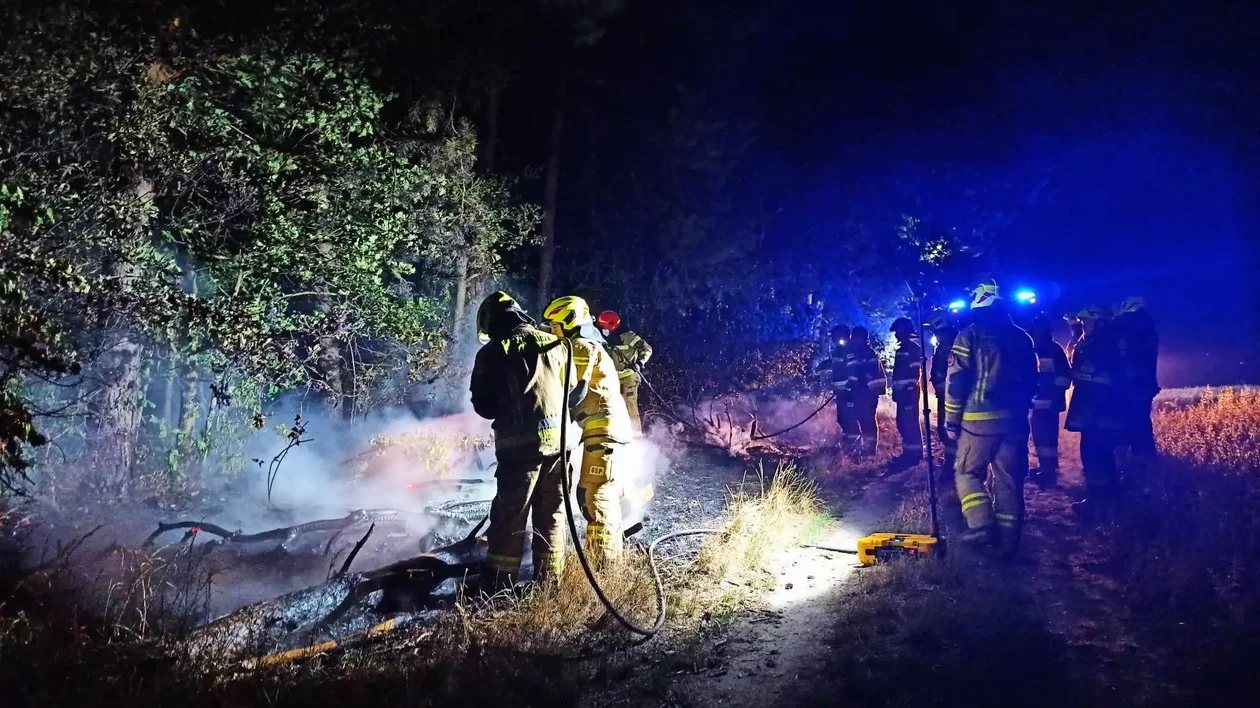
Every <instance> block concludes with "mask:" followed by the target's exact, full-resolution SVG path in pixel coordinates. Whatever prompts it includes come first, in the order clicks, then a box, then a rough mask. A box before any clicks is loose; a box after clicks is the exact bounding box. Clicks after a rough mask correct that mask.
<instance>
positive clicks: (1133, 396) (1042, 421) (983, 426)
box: [817, 281, 1159, 557]
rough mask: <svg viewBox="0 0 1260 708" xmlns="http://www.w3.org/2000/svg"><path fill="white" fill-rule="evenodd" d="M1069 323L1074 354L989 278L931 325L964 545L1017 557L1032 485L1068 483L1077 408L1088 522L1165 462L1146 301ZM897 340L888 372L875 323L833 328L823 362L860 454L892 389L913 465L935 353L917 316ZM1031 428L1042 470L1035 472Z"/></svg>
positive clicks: (1047, 324) (948, 482)
mask: <svg viewBox="0 0 1260 708" xmlns="http://www.w3.org/2000/svg"><path fill="white" fill-rule="evenodd" d="M1065 319H1067V320H1068V322H1069V326H1070V329H1071V331H1072V339H1071V341H1070V342H1069V343H1068V345H1067V350H1066V351H1065V350H1064V348H1063V347H1061V346H1059V344H1058V343H1057V342H1055V340H1054V339H1053V337H1052V336H1051V335H1052V332H1053V326H1052V322H1051V320H1050V319H1049V318H1047V317H1046V316H1045V315H1038V316H1037V317H1035V318H1033V320H1032V322H1031V323H1030V324H1029V326H1028V329H1027V330H1024V329H1022V328H1020V327H1018V326H1016V324H1015V322H1014V320H1013V319H1012V316H1011V312H1010V310H1009V309H1008V308H1007V303H1006V299H1005V298H1004V297H1003V294H1002V291H1001V289H1000V288H999V287H998V285H997V283H996V282H993V281H988V282H986V283H983V284H981V285H980V286H979V287H977V288H976V289H975V290H974V291H973V293H972V302H971V306H970V309H969V310H967V311H966V312H963V311H962V309H961V308H958V309H951V310H947V311H944V312H939V313H936V314H933V315H932V316H931V317H929V318H928V321H927V322H925V323H924V325H925V326H926V328H927V329H928V330H930V331H931V333H932V335H933V337H934V339H935V350H934V352H933V354H932V358H931V365H930V369H929V372H928V377H927V378H928V380H929V381H930V382H931V385H932V389H933V391H934V392H935V395H936V418H937V424H936V429H937V437H938V439H939V441H940V444H941V447H942V448H943V451H944V465H943V467H942V474H941V480H940V481H941V482H942V487H943V488H944V489H945V491H946V494H945V495H944V496H945V499H946V501H945V504H946V505H947V508H949V507H953V508H957V509H960V510H961V513H962V516H963V519H964V520H965V522H966V527H967V530H966V531H965V532H963V533H962V534H961V539H960V540H962V541H963V542H965V543H971V544H977V545H981V546H985V547H989V548H992V549H994V550H996V551H997V552H998V553H999V554H1000V555H1002V556H1007V557H1009V556H1011V555H1013V554H1014V553H1015V552H1016V551H1017V550H1018V546H1019V538H1020V532H1021V527H1022V525H1023V518H1024V494H1023V485H1024V482H1025V480H1026V479H1029V480H1031V481H1033V482H1034V483H1036V484H1037V485H1038V486H1040V487H1042V488H1048V487H1053V486H1055V485H1056V484H1057V483H1058V474H1059V452H1058V448H1059V427H1060V415H1061V414H1062V413H1063V412H1064V411H1067V418H1066V421H1065V424H1064V427H1065V428H1066V429H1067V430H1069V431H1072V432H1077V433H1080V435H1081V438H1080V448H1081V464H1082V467H1083V470H1084V475H1085V489H1086V495H1087V496H1086V499H1084V500H1082V501H1080V502H1077V508H1078V511H1079V512H1080V514H1081V516H1082V518H1083V519H1085V520H1087V521H1090V522H1101V521H1105V520H1106V519H1107V518H1108V517H1110V516H1111V514H1112V513H1113V512H1114V510H1115V507H1116V504H1117V502H1118V501H1119V499H1120V498H1121V494H1122V483H1127V482H1128V481H1132V479H1133V478H1134V477H1140V476H1141V474H1142V472H1143V471H1145V470H1146V469H1148V466H1149V464H1150V462H1151V461H1152V460H1153V458H1154V455H1155V436H1154V431H1153V429H1152V427H1151V406H1152V404H1153V402H1154V399H1155V394H1156V393H1158V392H1159V387H1158V385H1157V384H1156V377H1155V364H1156V358H1157V356H1158V355H1157V350H1158V337H1157V334H1156V330H1155V326H1154V321H1153V320H1152V319H1151V317H1150V315H1149V313H1148V312H1147V308H1146V302H1145V300H1144V299H1143V298H1140V297H1131V298H1128V299H1127V300H1125V301H1124V302H1123V303H1122V304H1120V305H1119V306H1117V307H1115V308H1103V307H1086V308H1084V309H1083V310H1081V311H1080V312H1078V313H1076V314H1075V315H1073V316H1070V317H1067V318H1065ZM892 334H893V335H894V337H895V338H896V340H897V348H896V352H895V354H894V359H893V367H892V371H891V375H889V376H887V377H886V376H885V373H884V369H883V365H882V363H881V361H880V359H879V357H878V356H876V353H875V351H874V349H873V348H872V346H871V344H870V335H869V332H868V331H867V330H866V329H864V328H862V327H854V328H852V329H850V328H848V327H845V326H843V325H841V326H837V327H835V328H833V329H832V331H831V342H830V345H831V347H830V349H831V351H830V353H829V356H828V357H827V358H826V359H824V360H823V361H821V362H820V364H819V366H818V367H817V368H818V369H819V370H820V371H829V372H830V379H831V386H832V390H833V392H834V394H835V401H836V413H837V419H838V422H839V424H840V428H841V429H842V431H843V434H844V440H845V447H846V450H847V451H848V453H849V454H851V455H853V456H855V457H865V456H869V455H871V454H873V453H874V451H875V446H876V441H877V437H878V431H877V428H876V424H875V409H876V407H877V405H878V402H879V397H880V396H881V395H883V394H884V393H885V391H886V390H887V389H891V391H890V392H891V397H892V401H893V403H894V404H895V406H896V427H897V431H898V433H899V434H900V437H901V454H900V455H899V456H898V457H896V458H894V460H893V461H892V465H893V466H894V467H895V468H903V469H904V468H905V467H908V466H911V465H914V464H916V463H918V462H919V461H921V460H922V459H923V433H922V431H921V429H920V425H919V420H920V417H919V416H920V401H921V395H922V391H921V389H920V378H921V374H922V362H923V361H924V357H923V349H922V346H921V344H920V343H919V340H918V337H917V335H916V328H915V326H914V323H913V322H911V320H909V319H908V318H905V317H902V318H898V319H897V320H896V321H894V322H893V324H892ZM886 387H887V388H886ZM1069 389H1071V397H1070V405H1069V396H1068V391H1069ZM1030 433H1031V436H1032V440H1033V446H1034V448H1035V450H1036V456H1037V460H1038V465H1039V466H1038V468H1037V469H1034V470H1031V471H1030V470H1029V453H1028V439H1029V435H1030ZM1124 450H1127V453H1128V454H1127V455H1123V458H1124V459H1125V460H1126V461H1127V462H1128V463H1129V464H1126V469H1125V470H1124V472H1125V474H1124V475H1122V474H1121V470H1120V469H1119V464H1118V459H1120V457H1121V453H1122V451H1124ZM951 491H953V492H956V493H957V498H954V497H953V495H952V494H951ZM955 505H956V506H955Z"/></svg>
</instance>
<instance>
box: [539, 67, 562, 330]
mask: <svg viewBox="0 0 1260 708" xmlns="http://www.w3.org/2000/svg"><path fill="white" fill-rule="evenodd" d="M555 100H556V105H555V113H554V114H553V115H552V118H551V140H550V142H549V143H548V154H547V174H546V177H545V179H544V181H543V216H542V228H541V231H542V261H541V263H540V264H539V268H538V311H539V312H542V311H543V310H544V309H546V307H547V305H548V304H550V302H551V271H552V266H553V264H554V262H555V258H556V199H557V197H558V196H559V192H560V135H561V131H562V130H563V127H564V103H563V97H562V94H561V92H560V91H557V92H556V99H555Z"/></svg>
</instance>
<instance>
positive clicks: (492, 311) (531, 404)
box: [470, 291, 652, 594]
mask: <svg viewBox="0 0 1260 708" xmlns="http://www.w3.org/2000/svg"><path fill="white" fill-rule="evenodd" d="M543 320H544V321H545V323H546V326H547V329H546V330H544V329H542V328H540V327H539V326H538V323H536V322H535V321H534V319H533V318H531V317H530V316H529V315H528V314H526V312H525V310H524V309H523V308H522V307H521V306H520V304H518V303H517V301H516V300H515V299H514V298H513V297H512V296H511V295H509V294H507V293H506V292H503V291H499V292H495V293H493V294H491V295H490V296H489V297H487V298H486V299H485V300H484V301H482V303H481V306H480V308H479V309H478V310H477V333H478V336H479V338H480V339H481V341H482V343H483V346H482V348H481V350H480V351H478V352H477V358H476V362H475V363H474V365H473V371H472V381H471V384H470V388H471V391H472V403H473V409H474V410H475V411H476V412H477V414H478V415H480V416H481V417H483V418H488V419H490V420H492V421H493V423H492V425H491V427H492V429H493V430H494V441H495V456H496V459H497V460H498V463H499V464H498V469H497V471H496V472H495V477H496V480H497V484H498V489H497V492H496V494H495V497H494V501H493V502H492V503H491V508H490V528H489V530H488V532H487V536H488V539H487V540H488V542H489V555H488V558H487V568H486V569H485V572H483V573H482V575H481V588H480V589H481V590H482V591H484V592H486V593H488V594H493V593H494V592H496V591H498V590H501V589H504V588H507V587H510V586H511V585H512V584H513V583H514V582H515V579H516V576H517V574H518V573H519V571H520V567H521V562H522V560H523V552H524V548H525V544H526V534H527V525H528V522H529V520H530V517H531V515H532V517H533V520H532V524H533V531H534V532H533V536H532V541H531V543H530V546H531V552H532V558H533V563H534V577H535V580H537V581H540V582H541V581H544V580H546V579H547V578H548V577H558V576H559V571H561V570H562V569H563V566H564V557H565V531H564V528H565V518H564V498H565V495H566V493H567V487H566V478H567V473H568V470H567V469H565V468H564V466H563V465H562V464H561V460H562V459H563V455H562V450H561V442H560V438H561V428H562V426H564V425H566V421H569V420H572V421H573V422H574V423H575V424H576V425H577V426H579V427H580V428H581V434H580V436H579V441H580V444H581V446H582V450H581V463H580V467H579V476H578V485H577V501H578V506H579V507H580V508H581V510H582V514H583V516H585V517H586V522H587V523H586V544H585V548H586V553H587V555H588V556H589V557H590V559H591V560H592V561H593V562H595V563H597V564H598V563H601V562H603V561H604V560H606V559H609V558H614V557H616V556H618V555H619V554H620V553H621V549H622V528H621V493H622V489H621V485H619V484H618V467H617V465H618V459H619V452H620V451H621V450H622V449H623V448H624V446H625V445H626V444H627V443H629V442H631V440H632V439H633V438H634V437H635V436H637V435H639V434H640V431H641V424H640V421H639V407H638V390H639V384H640V383H641V381H642V378H641V375H640V373H639V368H640V367H641V366H642V365H644V364H646V363H647V361H648V359H649V358H651V356H652V348H651V346H649V345H648V343H647V342H645V341H644V340H643V338H642V337H639V336H638V335H637V334H635V333H634V332H631V331H629V330H627V329H625V328H624V327H623V326H622V324H621V318H620V317H619V316H618V315H617V313H615V312H612V311H605V312H603V313H601V314H600V315H599V317H598V318H594V317H592V316H591V309H590V307H589V305H587V303H586V301H585V300H583V299H582V298H579V297H573V296H566V297H561V298H557V299H556V300H554V301H553V302H552V303H551V304H550V305H548V306H547V308H546V310H545V311H544V312H543ZM566 384H567V387H566Z"/></svg>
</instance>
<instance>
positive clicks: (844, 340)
mask: <svg viewBox="0 0 1260 708" xmlns="http://www.w3.org/2000/svg"><path fill="white" fill-rule="evenodd" d="M852 336H853V333H852V332H851V331H850V330H849V328H848V327H847V326H845V325H836V326H835V327H832V328H831V342H830V346H831V352H830V355H829V356H828V357H827V358H826V359H825V360H823V361H822V362H821V363H820V364H819V367H818V369H819V371H827V372H829V373H830V379H831V392H832V394H833V395H834V396H835V401H836V423H837V424H839V426H840V430H841V432H843V434H844V450H845V453H846V454H849V455H857V454H859V452H860V448H861V441H862V427H861V425H860V424H859V423H858V419H857V411H856V409H855V408H854V405H853V395H852V393H851V392H850V388H849V386H850V383H849V340H850V339H851V338H852Z"/></svg>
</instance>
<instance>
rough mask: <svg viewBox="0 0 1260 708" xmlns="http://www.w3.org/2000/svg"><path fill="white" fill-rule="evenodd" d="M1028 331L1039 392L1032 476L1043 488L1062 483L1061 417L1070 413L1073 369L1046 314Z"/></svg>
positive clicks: (1035, 403)
mask: <svg viewBox="0 0 1260 708" xmlns="http://www.w3.org/2000/svg"><path fill="white" fill-rule="evenodd" d="M1029 331H1030V333H1031V334H1032V338H1033V347H1034V348H1035V349H1036V351H1037V393H1036V394H1034V395H1033V402H1032V403H1033V411H1032V439H1033V449H1035V450H1036V451H1037V468H1036V469H1034V470H1031V471H1029V475H1028V476H1029V477H1030V478H1031V479H1032V481H1033V482H1035V483H1036V484H1037V486H1039V487H1041V488H1042V489H1049V488H1050V487H1054V486H1057V485H1058V483H1059V416H1060V414H1062V413H1063V411H1065V410H1067V390H1068V387H1069V386H1071V385H1072V368H1071V366H1069V365H1068V358H1067V353H1065V352H1064V351H1063V347H1060V346H1059V344H1058V342H1056V341H1054V337H1053V336H1052V334H1053V327H1052V326H1051V324H1050V319H1049V318H1048V317H1046V316H1045V315H1038V316H1037V317H1034V318H1033V321H1032V323H1031V326H1030V327H1029Z"/></svg>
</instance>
